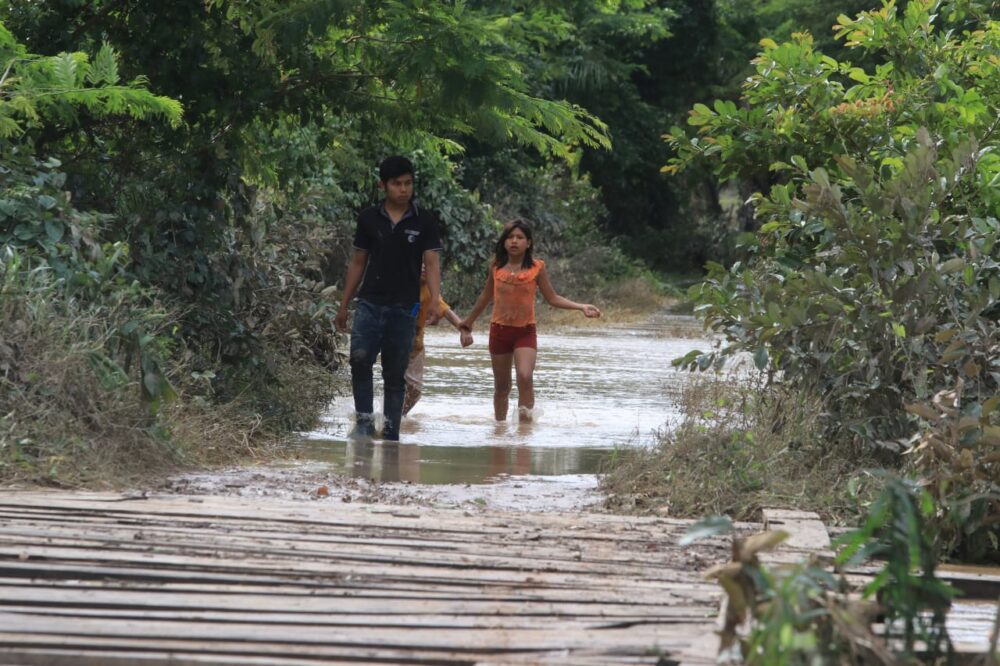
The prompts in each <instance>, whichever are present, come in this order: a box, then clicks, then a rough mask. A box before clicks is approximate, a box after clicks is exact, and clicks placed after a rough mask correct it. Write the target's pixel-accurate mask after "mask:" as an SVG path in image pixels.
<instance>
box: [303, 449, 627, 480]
mask: <svg viewBox="0 0 1000 666" xmlns="http://www.w3.org/2000/svg"><path fill="white" fill-rule="evenodd" d="M303 454H304V455H305V456H306V457H308V458H310V459H313V460H322V461H326V462H330V463H333V465H334V466H336V467H337V468H338V469H339V470H340V471H341V472H343V473H345V474H350V475H351V476H354V477H357V478H363V479H373V480H375V481H384V482H391V481H408V482H410V483H423V484H441V483H489V482H491V481H495V480H497V479H499V478H502V477H505V476H526V475H535V476H558V475H563V474H594V473H596V472H597V471H598V469H599V467H600V464H601V461H602V460H603V459H604V457H605V456H607V455H608V451H606V450H604V449H584V448H569V447H561V448H548V449H546V448H537V447H531V448H529V447H527V446H463V447H454V446H427V445H418V444H407V443H405V442H404V443H397V442H382V441H379V440H375V441H368V442H354V441H344V440H312V441H310V442H308V443H307V444H306V445H305V449H304V451H303Z"/></svg>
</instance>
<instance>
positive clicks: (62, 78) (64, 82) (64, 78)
mask: <svg viewBox="0 0 1000 666" xmlns="http://www.w3.org/2000/svg"><path fill="white" fill-rule="evenodd" d="M76 70H77V65H76V59H75V58H74V57H73V54H71V53H60V54H59V55H57V56H55V57H54V58H52V77H53V80H54V83H55V84H56V85H59V86H63V87H64V88H75V87H76Z"/></svg>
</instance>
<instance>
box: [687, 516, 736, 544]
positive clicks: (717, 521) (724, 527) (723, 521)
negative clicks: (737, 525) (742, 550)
mask: <svg viewBox="0 0 1000 666" xmlns="http://www.w3.org/2000/svg"><path fill="white" fill-rule="evenodd" d="M732 531H733V521H732V520H731V519H730V518H729V516H708V517H706V518H702V519H701V520H699V521H698V522H696V523H694V524H693V525H691V526H690V527H688V528H687V531H685V532H684V536H682V537H681V538H680V540H679V541H678V543H679V544H680V545H681V546H687V545H690V544H692V543H694V542H695V541H698V540H699V539H707V538H709V537H714V536H720V535H722V534H729V533H730V532H732Z"/></svg>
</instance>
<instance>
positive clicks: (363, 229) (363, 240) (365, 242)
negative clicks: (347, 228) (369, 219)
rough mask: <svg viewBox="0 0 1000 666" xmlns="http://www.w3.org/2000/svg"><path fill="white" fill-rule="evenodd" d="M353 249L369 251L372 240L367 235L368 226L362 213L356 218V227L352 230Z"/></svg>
mask: <svg viewBox="0 0 1000 666" xmlns="http://www.w3.org/2000/svg"><path fill="white" fill-rule="evenodd" d="M354 247H356V248H357V249H359V250H371V249H372V247H373V246H372V239H371V235H370V234H369V233H368V225H367V224H365V214H364V213H363V212H362V213H361V215H359V216H358V225H357V227H356V228H355V229H354Z"/></svg>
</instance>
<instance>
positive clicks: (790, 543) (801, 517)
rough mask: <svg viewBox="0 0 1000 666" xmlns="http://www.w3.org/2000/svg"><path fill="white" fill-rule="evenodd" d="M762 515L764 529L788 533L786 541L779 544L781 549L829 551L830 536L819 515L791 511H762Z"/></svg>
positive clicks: (809, 512)
mask: <svg viewBox="0 0 1000 666" xmlns="http://www.w3.org/2000/svg"><path fill="white" fill-rule="evenodd" d="M763 514H764V529H767V530H785V531H786V532H788V539H786V540H785V542H784V543H783V544H781V547H782V548H791V549H796V550H804V551H808V552H811V553H812V552H817V551H825V550H829V548H830V535H829V534H828V533H827V531H826V525H824V524H823V521H822V520H820V519H819V514H816V513H814V512H812V511H796V510H792V509H764V510H763Z"/></svg>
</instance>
